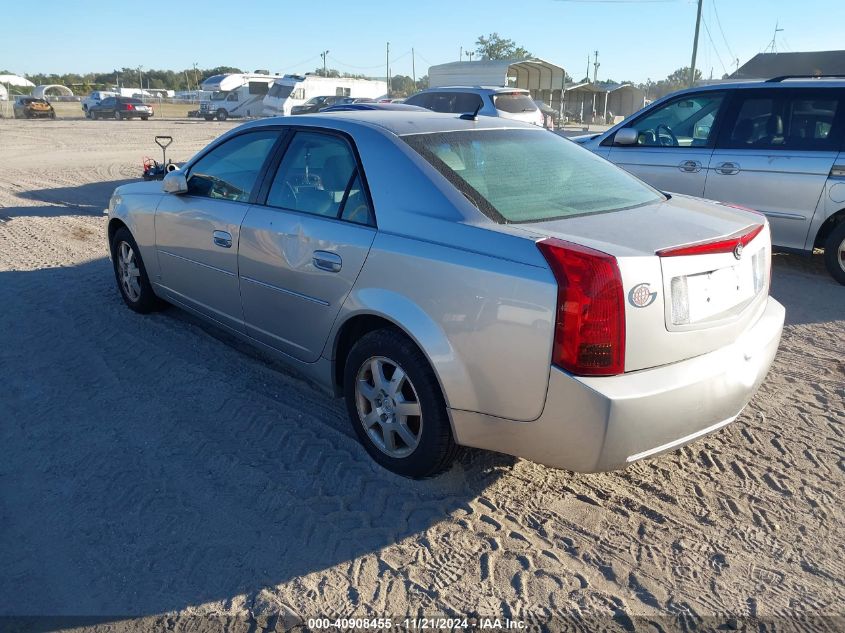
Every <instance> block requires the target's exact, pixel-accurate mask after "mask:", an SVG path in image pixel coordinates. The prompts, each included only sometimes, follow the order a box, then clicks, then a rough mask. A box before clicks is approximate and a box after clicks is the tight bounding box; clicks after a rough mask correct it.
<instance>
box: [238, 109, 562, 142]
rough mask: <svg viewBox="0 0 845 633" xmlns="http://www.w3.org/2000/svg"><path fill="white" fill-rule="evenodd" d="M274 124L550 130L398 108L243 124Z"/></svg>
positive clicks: (401, 132)
mask: <svg viewBox="0 0 845 633" xmlns="http://www.w3.org/2000/svg"><path fill="white" fill-rule="evenodd" d="M271 125H294V126H296V125H305V126H320V127H326V128H332V129H340V130H350V129H351V128H354V127H356V126H361V127H369V128H379V129H381V130H382V131H386V132H389V133H391V134H395V135H396V136H407V135H410V134H437V133H442V132H457V131H462V130H504V129H520V130H535V131H537V132H545V133H548V131H547V130H544V129H543V128H541V127H539V126H536V125H532V124H530V123H523V122H522V121H516V120H514V119H508V118H504V117H488V116H480V117H477V118H476V119H474V120H472V119H462V118H461V117H460V115H458V114H452V113H440V112H413V111H410V112H409V111H405V110H403V111H397V110H348V111H344V112H332V113H330V114H310V115H297V116H296V117H295V120H291V117H272V118H269V119H260V120H258V121H252V122H250V123H245V124H244V125H243V126H242V127H243V128H247V127H249V128H260V127H266V126H271Z"/></svg>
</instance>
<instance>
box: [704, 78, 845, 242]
mask: <svg viewBox="0 0 845 633" xmlns="http://www.w3.org/2000/svg"><path fill="white" fill-rule="evenodd" d="M843 101H845V100H843V98H842V91H841V90H834V89H805V88H776V89H770V90H766V89H748V90H740V91H737V92H736V93H735V95H734V98H733V102H732V104H731V107H730V112H729V115H728V117H727V118H726V125H725V126H724V127H723V129H722V131H721V133H720V134H719V139H718V142H717V144H716V149H715V150H714V152H713V155H712V157H711V159H710V174H709V176H708V178H707V186H706V189H705V192H704V195H705V196H706V197H707V198H712V199H714V200H720V201H723V202H729V203H734V204H738V205H742V206H746V207H750V208H752V209H756V210H759V211H761V212H763V213H765V214H766V216H767V217H768V218H769V222H770V223H771V228H772V242H773V243H774V244H775V245H776V246H780V247H785V248H788V249H799V250H800V249H803V248H804V244H805V241H806V239H807V233H808V231H809V229H810V224H811V222H812V219H813V215H814V214H815V212H816V209H817V208H818V207H821V208H823V207H824V202H823V201H821V196H822V193H823V191H824V187H825V184H826V182H827V179H828V176H829V174H830V172H831V168H832V167H833V165H834V162H835V160H836V156H837V153H838V149H839V144H840V141H841V139H842V133H843V123H845V121H843V117H845V105H843Z"/></svg>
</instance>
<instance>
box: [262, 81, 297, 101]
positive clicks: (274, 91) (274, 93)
mask: <svg viewBox="0 0 845 633" xmlns="http://www.w3.org/2000/svg"><path fill="white" fill-rule="evenodd" d="M291 92H293V86H287V85H285V84H273V86H272V87H271V88H270V92H269V93H268V94H269V95H270V96H271V97H275V98H277V99H287V98H288V97H289V96H290V93H291Z"/></svg>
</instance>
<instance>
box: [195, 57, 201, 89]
mask: <svg viewBox="0 0 845 633" xmlns="http://www.w3.org/2000/svg"><path fill="white" fill-rule="evenodd" d="M194 86H196V89H197V90H199V89H200V82H199V79H198V78H197V63H196V62H194Z"/></svg>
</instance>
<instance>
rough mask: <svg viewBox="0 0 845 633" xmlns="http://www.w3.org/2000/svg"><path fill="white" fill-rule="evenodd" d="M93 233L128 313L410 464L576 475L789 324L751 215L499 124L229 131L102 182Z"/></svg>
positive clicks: (524, 128) (770, 346)
mask: <svg viewBox="0 0 845 633" xmlns="http://www.w3.org/2000/svg"><path fill="white" fill-rule="evenodd" d="M108 240H109V250H110V253H111V256H112V260H113V262H114V272H115V277H116V279H117V286H118V289H119V290H120V294H121V296H122V297H123V300H124V301H125V302H126V304H127V305H128V306H129V307H130V308H131V309H133V310H135V311H136V312H141V313H146V312H150V311H151V310H154V309H155V308H157V307H158V306H160V305H161V304H162V302H168V303H172V304H176V305H178V306H180V307H182V308H184V309H186V310H189V311H191V312H194V313H196V314H197V315H200V316H201V317H203V318H206V319H208V320H210V321H213V322H214V323H215V324H217V325H218V326H220V327H222V328H225V329H227V330H229V331H231V332H232V333H234V334H235V335H237V336H239V337H241V338H243V339H245V340H247V341H249V342H250V343H252V344H253V345H255V346H257V347H259V348H261V349H263V350H265V351H266V352H269V353H270V354H273V355H275V356H278V357H279V358H281V359H283V360H284V361H285V362H287V363H288V364H289V365H290V366H291V367H292V368H294V369H295V370H296V371H298V372H299V373H301V374H304V375H306V376H307V377H309V378H310V379H311V380H312V381H314V382H316V383H318V384H319V385H321V386H323V387H324V388H325V389H326V390H327V391H329V392H330V393H331V394H334V395H336V396H342V397H344V398H345V401H346V405H347V409H348V412H349V417H350V420H351V423H352V426H353V428H354V429H355V432H356V434H357V435H358V437H359V438H360V440H361V443H362V444H363V446H364V447H365V448H366V450H367V451H368V452H369V453H370V455H371V456H372V457H373V459H374V460H376V461H377V462H378V463H379V464H381V465H383V466H384V467H386V468H388V469H390V470H392V471H394V472H396V473H399V474H402V475H406V476H409V477H429V476H433V475H435V474H437V473H439V472H441V471H443V470H444V469H446V468H448V467H449V465H450V463H451V462H452V460H453V459H454V457H455V455H456V452H457V450H458V448H459V447H460V446H473V447H479V448H484V449H490V450H495V451H501V452H504V453H509V454H511V455H517V456H521V457H525V458H527V459H531V460H534V461H537V462H540V463H543V464H547V465H550V466H554V467H558V468H566V469H570V470H574V471H582V472H596V471H605V470H611V469H617V468H622V467H624V466H626V465H627V464H630V463H631V462H634V461H636V460H639V459H643V458H646V457H649V456H652V455H656V454H658V453H662V452H665V451H669V450H672V449H674V448H677V447H679V446H681V445H683V444H686V443H687V442H690V441H692V440H694V439H696V438H698V437H701V436H702V435H705V434H707V433H710V432H713V431H715V430H717V429H719V428H721V427H723V426H725V425H727V424H729V423H730V422H731V421H732V420H734V419H735V418H736V417H737V415H738V414H739V413H740V411H742V409H743V407H744V406H745V405H746V404H747V403H748V401H749V400H750V399H751V397H752V396H753V394H754V392H755V390H756V389H757V388H758V386H759V385H760V383H761V382H762V380H763V378H764V377H765V375H766V372H767V371H768V369H769V366H770V365H771V363H772V359H773V358H774V355H775V352H776V350H777V347H778V343H779V340H780V335H781V329H782V327H783V321H784V309H783V307H782V306H781V305H780V304H779V303H778V302H777V301H775V300H774V299H772V298H771V297H769V278H770V265H771V240H770V234H769V226H768V224H767V222H766V219H765V217H764V216H762V215H759V214H756V213H754V212H750V211H748V210H744V209H740V208H736V207H731V206H728V205H719V204H715V203H712V202H704V201H702V200H698V199H695V198H690V197H685V196H677V195H676V196H672V197H670V196H668V195H666V194H663V193H661V192H659V191H657V190H655V189H653V188H651V187H649V186H648V185H645V184H644V183H642V182H641V181H639V180H637V179H636V178H635V177H633V176H631V175H629V174H628V173H626V172H625V171H623V170H622V169H620V168H618V167H615V166H614V165H612V164H611V163H609V162H607V161H606V160H604V159H603V158H600V157H598V156H596V155H594V154H592V153H590V152H589V151H587V150H585V149H583V148H581V147H579V146H578V145H576V144H574V143H572V142H570V141H568V140H565V139H562V138H560V137H559V136H557V135H555V134H551V133H549V132H547V131H545V130H543V129H541V128H537V127H536V126H532V125H528V124H523V123H519V122H515V121H510V120H507V119H496V118H490V117H478V118H475V117H473V116H472V115H460V116H459V115H453V114H434V113H415V112H380V111H371V112H368V111H360V112H344V113H335V114H330V115H328V114H327V115H315V116H301V117H296V121H295V122H290V121H288V119H266V120H262V121H255V122H252V123H247V124H245V125H242V126H240V127H238V128H236V129H234V130H232V131H230V132H229V133H227V134H224V135H223V136H221V137H220V138H218V139H217V140H215V141H214V142H212V143H211V144H210V145H209V146H208V147H207V148H205V149H204V150H202V151H201V152H200V153H199V154H197V155H196V156H195V157H194V158H192V159H191V160H190V161H188V163H187V164H185V165H184V166H183V167H182V169H180V170H177V171H173V172H172V173H169V174H168V175H167V176H166V177H165V179H164V181H163V183H156V182H146V183H141V182H139V183H134V184H129V185H124V186H122V187H119V188H118V189H117V190H116V191H115V192H114V195H113V196H112V198H111V201H110V203H109V217H108Z"/></svg>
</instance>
